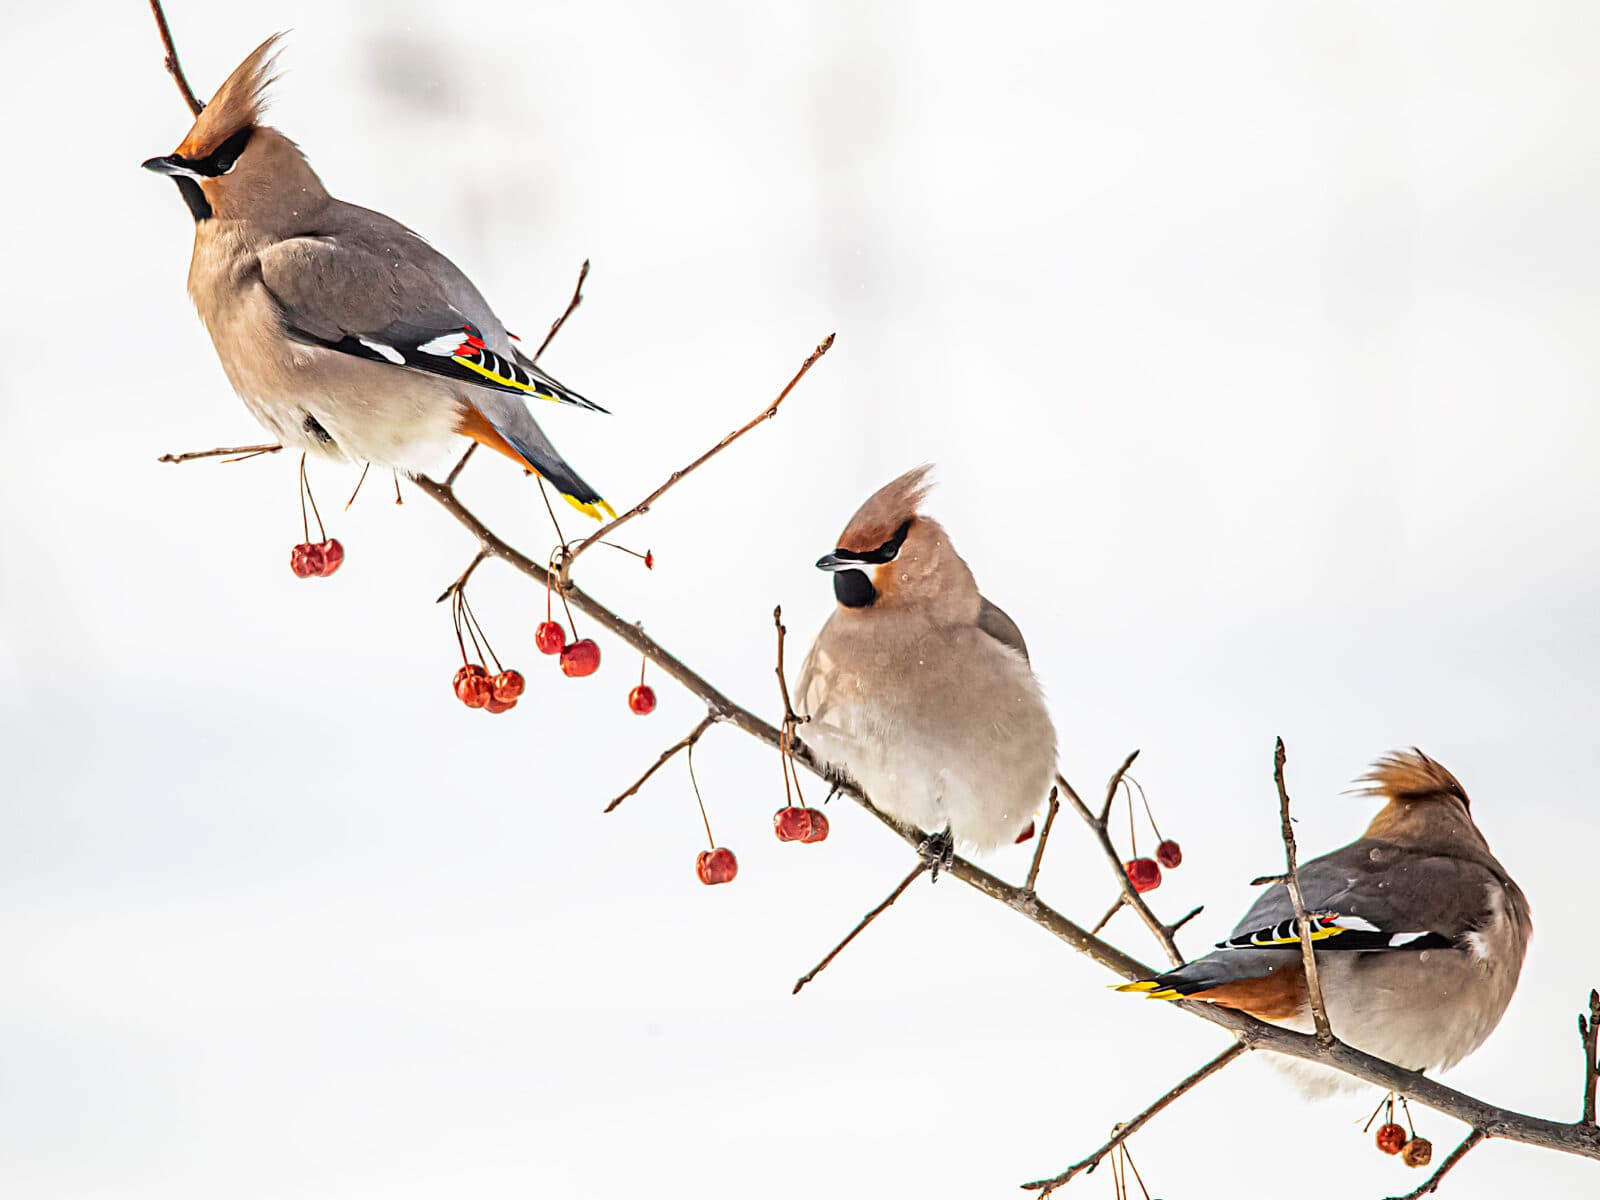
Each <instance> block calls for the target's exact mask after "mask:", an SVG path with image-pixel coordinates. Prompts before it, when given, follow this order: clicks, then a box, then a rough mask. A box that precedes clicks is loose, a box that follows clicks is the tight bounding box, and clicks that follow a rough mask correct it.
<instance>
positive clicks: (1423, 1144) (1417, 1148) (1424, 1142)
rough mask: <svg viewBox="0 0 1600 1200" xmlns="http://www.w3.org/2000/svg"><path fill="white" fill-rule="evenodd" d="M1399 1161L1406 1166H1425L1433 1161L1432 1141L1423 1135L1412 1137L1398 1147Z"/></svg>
mask: <svg viewBox="0 0 1600 1200" xmlns="http://www.w3.org/2000/svg"><path fill="white" fill-rule="evenodd" d="M1400 1161H1401V1162H1403V1163H1405V1165H1406V1166H1408V1167H1425V1166H1427V1165H1428V1164H1429V1163H1431V1162H1432V1161H1433V1143H1432V1142H1430V1141H1429V1140H1428V1139H1427V1138H1424V1137H1414V1138H1412V1139H1411V1140H1410V1141H1409V1142H1407V1143H1406V1144H1405V1145H1404V1146H1401V1147H1400Z"/></svg>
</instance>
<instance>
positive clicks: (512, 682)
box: [489, 671, 527, 704]
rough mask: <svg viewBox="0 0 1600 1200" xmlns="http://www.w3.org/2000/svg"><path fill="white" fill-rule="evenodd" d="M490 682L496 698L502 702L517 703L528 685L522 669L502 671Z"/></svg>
mask: <svg viewBox="0 0 1600 1200" xmlns="http://www.w3.org/2000/svg"><path fill="white" fill-rule="evenodd" d="M489 682H490V685H491V687H492V688H493V690H494V698H495V699H496V700H499V701H500V702H501V703H506V702H510V703H512V704H515V703H516V702H517V697H518V696H520V695H522V689H523V688H524V687H526V686H527V681H526V680H524V679H523V678H522V672H521V671H501V672H500V674H498V675H496V676H495V677H494V678H493V679H492V680H490V681H489Z"/></svg>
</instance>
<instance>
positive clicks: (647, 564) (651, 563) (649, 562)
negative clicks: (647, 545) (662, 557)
mask: <svg viewBox="0 0 1600 1200" xmlns="http://www.w3.org/2000/svg"><path fill="white" fill-rule="evenodd" d="M655 567H656V556H655V555H654V554H652V553H651V552H650V551H648V550H646V551H645V552H644V569H645V570H646V571H653V570H655Z"/></svg>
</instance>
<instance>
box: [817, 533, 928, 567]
mask: <svg viewBox="0 0 1600 1200" xmlns="http://www.w3.org/2000/svg"><path fill="white" fill-rule="evenodd" d="M910 532H911V522H910V521H907V522H906V523H905V524H903V525H901V526H900V528H899V529H896V530H895V531H894V536H893V537H892V538H890V539H889V540H888V541H887V542H885V543H884V544H883V545H881V546H879V547H878V548H877V549H876V550H868V551H867V552H866V553H864V554H857V553H856V552H855V551H853V550H835V551H834V552H833V557H834V560H835V561H836V562H852V563H861V564H862V565H863V566H869V567H881V566H882V565H883V564H884V563H892V562H893V561H894V560H895V559H896V558H898V557H899V555H900V547H901V546H903V545H904V544H905V540H906V534H908V533H910ZM840 574H844V572H840Z"/></svg>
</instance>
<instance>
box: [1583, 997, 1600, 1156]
mask: <svg viewBox="0 0 1600 1200" xmlns="http://www.w3.org/2000/svg"><path fill="white" fill-rule="evenodd" d="M1578 1037H1579V1039H1580V1040H1581V1041H1582V1042H1583V1123H1584V1124H1585V1125H1593V1124H1594V1123H1595V1120H1594V1096H1595V1085H1596V1084H1597V1083H1600V991H1596V990H1595V989H1594V988H1590V989H1589V1019H1588V1020H1587V1021H1585V1020H1584V1019H1583V1017H1582V1016H1581V1015H1580V1016H1579V1017H1578Z"/></svg>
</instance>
